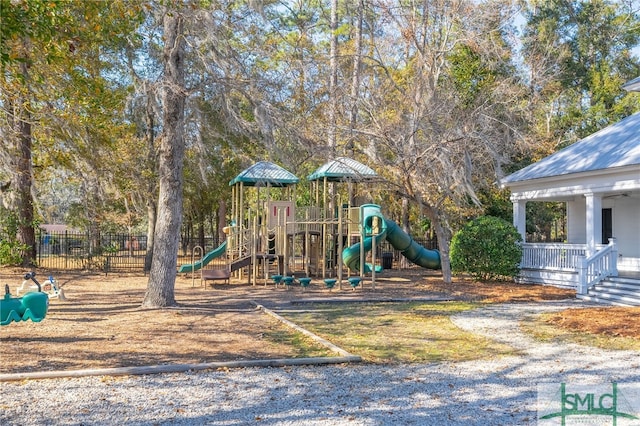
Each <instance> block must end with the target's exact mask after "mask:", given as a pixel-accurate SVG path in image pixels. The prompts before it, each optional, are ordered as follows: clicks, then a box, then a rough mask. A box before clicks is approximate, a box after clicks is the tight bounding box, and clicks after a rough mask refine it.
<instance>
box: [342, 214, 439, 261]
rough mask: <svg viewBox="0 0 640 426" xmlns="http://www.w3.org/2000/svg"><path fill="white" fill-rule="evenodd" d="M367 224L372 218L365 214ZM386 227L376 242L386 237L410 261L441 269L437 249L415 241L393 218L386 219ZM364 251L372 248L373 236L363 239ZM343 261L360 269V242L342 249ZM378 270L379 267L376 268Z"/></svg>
mask: <svg viewBox="0 0 640 426" xmlns="http://www.w3.org/2000/svg"><path fill="white" fill-rule="evenodd" d="M363 218H364V221H365V224H366V223H367V222H368V221H370V218H369V217H367V216H364V217H363ZM384 222H385V224H386V226H385V229H384V230H383V231H382V232H381V233H379V234H378V235H376V243H378V242H381V241H383V240H384V239H386V240H387V241H388V242H389V244H391V245H392V246H393V247H394V248H395V249H396V250H398V251H400V252H401V253H402V255H403V256H404V257H406V258H407V259H409V261H410V262H412V263H414V264H416V265H418V266H422V267H423V268H428V269H440V267H441V265H440V253H439V252H438V251H437V250H429V249H426V248H424V247H422V246H421V245H420V244H418V243H417V242H415V241H414V240H413V238H412V237H411V236H410V235H409V234H407V233H406V232H404V231H403V230H402V228H400V227H399V226H398V224H397V223H395V222H394V221H392V220H389V219H384ZM363 244H364V251H365V252H368V251H370V250H371V248H372V244H373V238H372V237H366V238H365V239H364V241H363ZM342 261H343V262H344V264H345V265H346V266H347V267H348V268H349V269H351V270H352V271H359V270H360V243H356V244H354V245H352V246H349V247H347V248H345V249H344V250H343V251H342ZM364 269H365V272H371V265H369V264H365V268H364ZM376 271H377V269H376Z"/></svg>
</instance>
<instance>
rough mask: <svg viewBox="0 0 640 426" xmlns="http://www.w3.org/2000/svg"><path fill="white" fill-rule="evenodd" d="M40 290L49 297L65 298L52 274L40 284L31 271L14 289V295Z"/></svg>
mask: <svg viewBox="0 0 640 426" xmlns="http://www.w3.org/2000/svg"><path fill="white" fill-rule="evenodd" d="M35 292H42V293H44V294H46V295H47V297H48V298H49V299H59V300H65V296H64V292H63V291H62V288H60V287H58V282H57V281H56V280H55V278H53V275H49V278H48V279H47V280H46V281H45V282H43V283H42V284H40V283H38V282H37V281H36V280H35V272H31V273H29V274H26V275H25V276H24V281H22V284H21V285H20V287H18V288H17V289H16V295H17V296H20V294H27V293H35Z"/></svg>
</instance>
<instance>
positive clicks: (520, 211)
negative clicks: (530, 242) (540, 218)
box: [511, 198, 527, 242]
mask: <svg viewBox="0 0 640 426" xmlns="http://www.w3.org/2000/svg"><path fill="white" fill-rule="evenodd" d="M511 202H512V203H513V226H515V227H516V229H517V230H518V232H519V233H520V235H521V236H522V242H526V241H527V201H526V200H516V199H514V198H511Z"/></svg>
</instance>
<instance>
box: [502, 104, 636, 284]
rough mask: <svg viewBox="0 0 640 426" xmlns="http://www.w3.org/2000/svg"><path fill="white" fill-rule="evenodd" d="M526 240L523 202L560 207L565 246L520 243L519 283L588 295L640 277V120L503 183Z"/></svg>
mask: <svg viewBox="0 0 640 426" xmlns="http://www.w3.org/2000/svg"><path fill="white" fill-rule="evenodd" d="M500 183H501V186H502V187H503V188H504V187H506V188H509V189H510V190H511V201H512V202H513V216H514V218H513V222H514V225H515V226H516V228H517V229H518V230H519V232H520V233H521V235H522V236H523V239H524V238H525V236H526V233H525V223H526V209H525V206H526V203H527V202H531V201H559V202H564V203H566V210H567V241H566V243H563V244H556V243H550V244H544V243H542V244H534V243H528V242H526V241H525V244H523V249H524V250H523V251H524V254H523V259H522V263H521V268H522V273H521V277H520V278H521V280H522V281H525V282H537V283H544V284H554V285H562V286H572V287H574V288H576V290H577V292H578V294H586V293H587V291H588V290H589V289H590V288H592V287H593V286H595V285H596V284H598V283H599V282H600V281H601V280H603V279H605V278H606V277H608V276H617V275H621V276H622V275H627V276H636V277H640V113H636V114H634V115H631V116H629V117H627V118H625V119H624V120H622V121H620V122H618V123H616V124H613V125H611V126H609V127H607V128H605V129H602V130H600V131H599V132H596V133H594V134H592V135H590V136H588V137H586V138H584V139H582V140H580V141H578V142H576V143H574V144H573V145H571V146H569V147H567V148H565V149H563V150H561V151H558V152H556V153H555V154H553V155H550V156H549V157H546V158H544V159H542V160H540V161H538V162H537V163H534V164H531V165H529V166H527V167H525V168H523V169H521V170H519V171H517V172H515V173H513V174H511V175H509V176H507V177H505V178H504V179H502V180H501V182H500Z"/></svg>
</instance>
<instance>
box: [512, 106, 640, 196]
mask: <svg viewBox="0 0 640 426" xmlns="http://www.w3.org/2000/svg"><path fill="white" fill-rule="evenodd" d="M633 165H640V113H635V114H633V115H630V116H629V117H627V118H625V119H623V120H621V121H619V122H617V123H615V124H612V125H611V126H609V127H605V128H604V129H602V130H600V131H598V132H596V133H593V134H592V135H589V136H587V137H586V138H584V139H581V140H579V141H578V142H576V143H574V144H573V145H570V146H568V147H567V148H564V149H562V150H560V151H558V152H556V153H555V154H552V155H550V156H548V157H546V158H543V159H542V160H540V161H538V162H537V163H533V164H531V165H529V166H527V167H525V168H523V169H521V170H518V171H517V172H515V173H512V174H510V175H509V176H507V177H505V178H504V179H502V180H501V181H500V182H501V184H503V185H506V186H509V183H513V182H521V181H527V180H532V179H542V178H547V177H554V176H565V175H570V174H574V173H584V172H591V171H596V170H604V169H611V168H614V167H624V166H633Z"/></svg>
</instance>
